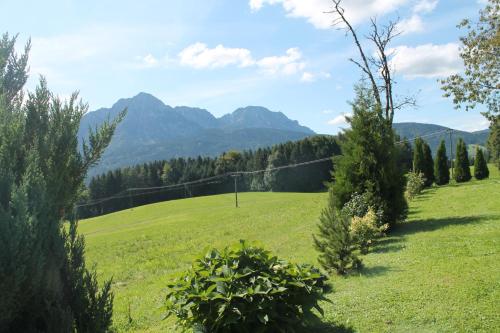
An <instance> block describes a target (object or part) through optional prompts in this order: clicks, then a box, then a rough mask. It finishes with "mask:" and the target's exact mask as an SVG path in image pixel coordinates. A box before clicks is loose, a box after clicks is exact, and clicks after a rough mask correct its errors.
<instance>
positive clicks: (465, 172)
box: [453, 138, 472, 183]
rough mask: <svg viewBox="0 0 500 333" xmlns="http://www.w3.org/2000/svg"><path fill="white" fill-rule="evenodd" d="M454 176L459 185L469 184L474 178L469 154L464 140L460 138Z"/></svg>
mask: <svg viewBox="0 0 500 333" xmlns="http://www.w3.org/2000/svg"><path fill="white" fill-rule="evenodd" d="M453 176H454V178H455V181H456V182H457V183H463V182H468V181H469V180H470V179H471V178H472V177H471V174H470V167H469V155H468V153H467V147H466V146H465V142H464V140H462V138H459V139H458V142H457V155H456V158H455V170H454V174H453Z"/></svg>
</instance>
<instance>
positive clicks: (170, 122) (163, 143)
mask: <svg viewBox="0 0 500 333" xmlns="http://www.w3.org/2000/svg"><path fill="white" fill-rule="evenodd" d="M125 108H127V110H128V111H127V115H126V117H125V119H124V120H123V121H122V123H121V124H120V125H119V126H118V128H117V130H116V133H115V135H114V137H113V140H112V141H111V144H110V146H109V147H108V149H107V150H106V152H105V154H104V156H103V158H102V160H101V162H100V163H99V165H98V166H96V167H94V168H93V169H92V170H91V172H90V175H94V174H96V173H101V172H104V171H106V170H110V169H113V168H116V167H123V166H127V165H134V164H137V163H143V162H148V161H152V160H159V159H169V158H172V157H180V156H182V157H190V156H193V157H194V156H198V155H205V156H214V155H218V154H220V153H222V152H224V151H227V150H230V149H236V150H243V149H255V148H258V147H267V146H271V145H273V144H276V143H280V142H284V141H290V140H298V139H302V138H304V137H306V136H309V135H312V134H314V132H313V131H312V130H310V129H309V128H307V127H304V126H301V125H299V123H298V122H297V121H293V120H290V119H288V118H287V117H286V116H285V115H284V114H283V113H281V112H272V111H269V110H268V109H266V108H263V107H247V108H242V109H238V110H236V111H235V112H234V113H233V114H231V115H226V116H224V117H221V118H215V117H214V116H213V115H212V114H211V113H210V112H208V111H207V110H204V109H200V108H190V107H187V106H181V107H175V108H172V107H170V106H168V105H165V104H164V103H163V102H162V101H160V100H159V99H157V98H156V97H154V96H152V95H150V94H146V93H140V94H138V95H137V96H135V97H132V98H127V99H120V100H119V101H118V102H116V103H115V104H114V105H113V106H112V107H111V108H109V109H106V108H103V109H99V110H97V111H94V112H89V113H88V114H86V115H85V116H84V117H83V119H82V123H81V125H80V131H79V137H80V139H81V140H82V139H84V138H86V137H87V135H88V129H89V127H91V128H95V127H96V126H97V125H99V124H101V123H102V122H104V121H105V120H106V119H108V118H109V119H113V118H114V117H116V116H117V115H118V113H119V112H120V111H121V110H123V109H125Z"/></svg>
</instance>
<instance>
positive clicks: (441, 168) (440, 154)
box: [434, 140, 450, 185]
mask: <svg viewBox="0 0 500 333" xmlns="http://www.w3.org/2000/svg"><path fill="white" fill-rule="evenodd" d="M434 176H435V177H436V180H435V181H436V184H437V185H445V184H448V183H449V182H450V169H449V168H448V157H447V156H446V145H445V143H444V140H441V143H440V144H439V147H438V150H437V153H436V160H435V161H434Z"/></svg>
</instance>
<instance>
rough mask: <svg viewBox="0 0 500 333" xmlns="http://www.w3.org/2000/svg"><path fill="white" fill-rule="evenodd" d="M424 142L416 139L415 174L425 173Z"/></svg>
mask: <svg viewBox="0 0 500 333" xmlns="http://www.w3.org/2000/svg"><path fill="white" fill-rule="evenodd" d="M424 170H425V159H424V140H422V139H421V138H417V139H415V147H414V148H413V172H416V173H424Z"/></svg>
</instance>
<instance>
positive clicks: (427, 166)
mask: <svg viewBox="0 0 500 333" xmlns="http://www.w3.org/2000/svg"><path fill="white" fill-rule="evenodd" d="M422 150H423V152H424V170H423V173H424V177H425V186H427V187H428V186H431V185H432V183H434V160H433V159H432V152H431V147H429V145H428V144H427V142H425V141H424V142H423V144H422Z"/></svg>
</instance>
